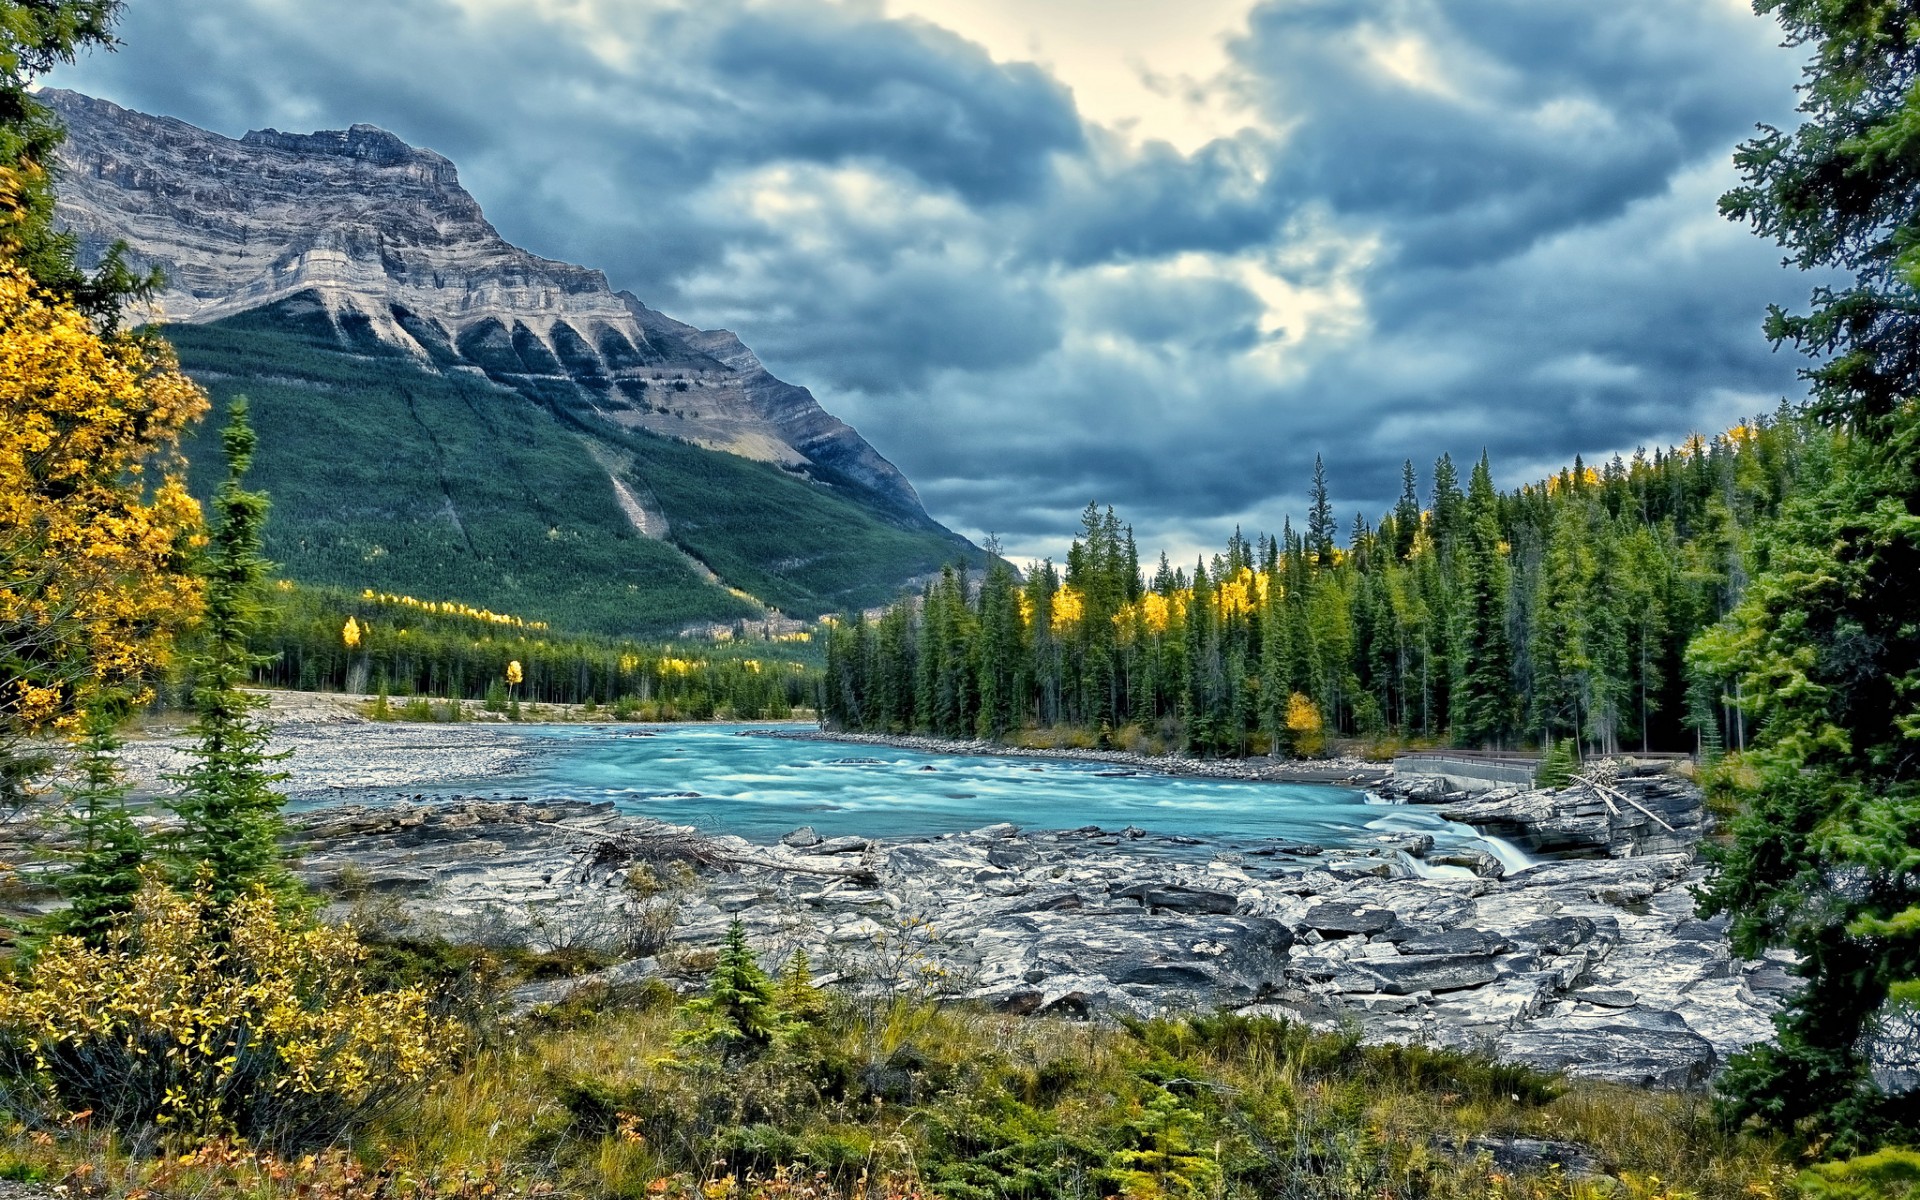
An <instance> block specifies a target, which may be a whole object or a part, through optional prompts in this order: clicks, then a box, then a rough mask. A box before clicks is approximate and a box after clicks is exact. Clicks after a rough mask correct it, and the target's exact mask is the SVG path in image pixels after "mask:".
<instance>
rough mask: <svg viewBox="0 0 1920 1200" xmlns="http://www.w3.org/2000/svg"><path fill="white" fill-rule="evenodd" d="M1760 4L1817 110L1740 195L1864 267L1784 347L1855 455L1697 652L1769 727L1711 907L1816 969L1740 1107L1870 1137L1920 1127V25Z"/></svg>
mask: <svg viewBox="0 0 1920 1200" xmlns="http://www.w3.org/2000/svg"><path fill="white" fill-rule="evenodd" d="M1756 8H1757V9H1758V10H1759V11H1761V12H1763V13H1773V14H1775V15H1776V16H1777V17H1778V18H1779V20H1780V22H1781V24H1782V26H1783V27H1784V29H1785V31H1786V33H1787V40H1788V44H1789V45H1794V46H1800V47H1805V48H1807V49H1809V50H1810V51H1811V52H1812V61H1811V62H1810V63H1809V65H1808V66H1807V68H1806V71H1805V76H1804V83H1803V84H1802V86H1801V89H1800V93H1801V103H1800V112H1801V113H1802V114H1803V116H1804V118H1805V119H1804V120H1803V122H1802V123H1801V125H1800V126H1799V128H1798V129H1795V130H1793V131H1791V132H1788V131H1783V130H1777V129H1771V128H1763V129H1762V131H1761V134H1760V136H1758V137H1756V138H1755V139H1753V140H1752V141H1749V142H1747V143H1745V144H1744V145H1742V146H1741V147H1740V150H1739V152H1738V153H1737V155H1736V158H1735V161H1736V164H1737V165H1738V166H1739V168H1740V170H1741V173H1742V175H1743V177H1744V184H1743V186H1741V187H1739V188H1737V189H1735V190H1734V191H1732V192H1730V193H1728V194H1727V195H1726V196H1725V197H1723V198H1722V200H1721V208H1722V211H1723V212H1725V213H1726V214H1727V215H1728V216H1730V217H1733V218H1735V219H1738V220H1742V221H1747V222H1750V223H1751V224H1752V225H1753V226H1754V228H1755V229H1756V231H1757V232H1759V233H1760V234H1762V235H1763V236H1767V237H1770V238H1772V239H1773V240H1775V241H1776V242H1777V243H1778V244H1780V245H1781V246H1782V247H1784V248H1786V249H1787V251H1788V253H1789V256H1790V261H1793V262H1794V263H1796V264H1797V265H1799V266H1800V267H1802V268H1804V269H1808V270H1817V271H1820V272H1822V273H1823V275H1828V276H1830V275H1831V273H1833V272H1835V271H1839V272H1846V273H1848V274H1849V275H1850V276H1851V278H1850V279H1848V280H1846V281H1845V282H1842V283H1839V284H1832V283H1828V282H1826V281H1825V280H1824V279H1823V280H1822V282H1821V283H1819V284H1818V285H1816V286H1815V287H1814V289H1813V299H1812V305H1811V307H1810V310H1809V311H1808V312H1807V313H1805V314H1804V315H1795V314H1789V313H1787V312H1786V311H1784V310H1783V309H1781V308H1779V307H1775V308H1773V309H1772V311H1771V312H1770V314H1769V316H1768V318H1767V322H1766V332H1767V335H1768V337H1770V338H1771V339H1773V341H1774V342H1775V343H1780V342H1787V341H1790V342H1793V343H1794V344H1795V345H1797V346H1798V347H1799V348H1800V349H1801V350H1803V351H1805V352H1806V353H1807V354H1809V355H1811V356H1813V357H1814V358H1815V359H1817V360H1818V362H1817V365H1815V366H1814V367H1812V368H1811V369H1810V370H1808V371H1807V372H1806V377H1807V378H1808V379H1809V381H1810V382H1811V383H1812V399H1811V410H1812V412H1813V413H1814V415H1815V416H1816V417H1817V418H1819V419H1820V420H1822V421H1824V422H1826V423H1828V424H1829V425H1831V426H1833V427H1834V428H1836V429H1837V430H1839V431H1841V435H1842V436H1841V439H1840V442H1839V445H1840V453H1839V454H1838V455H1837V456H1836V461H1835V463H1834V469H1833V470H1832V471H1831V472H1830V474H1829V477H1828V479H1827V481H1826V484H1825V486H1824V487H1821V488H1819V489H1818V490H1816V491H1815V492H1814V493H1813V494H1812V495H1809V496H1806V497H1803V498H1801V499H1799V500H1797V501H1794V502H1792V503H1790V504H1789V505H1788V506H1787V509H1786V511H1785V512H1784V513H1783V515H1782V517H1781V519H1780V520H1779V521H1778V522H1777V523H1776V525H1775V527H1774V528H1773V530H1772V531H1771V532H1770V533H1769V534H1768V536H1766V537H1764V538H1763V539H1762V540H1761V546H1760V551H1761V553H1760V554H1759V555H1758V556H1757V561H1759V562H1760V563H1761V564H1762V570H1761V571H1760V573H1759V575H1758V576H1757V577H1756V578H1755V579H1754V580H1753V584H1752V588H1751V590H1750V591H1749V592H1748V594H1747V596H1746V598H1745V599H1744V600H1743V601H1742V602H1741V604H1740V605H1739V608H1738V609H1737V610H1736V612H1735V614H1734V616H1733V617H1732V618H1731V619H1730V621H1729V622H1728V623H1727V624H1726V625H1725V626H1723V627H1722V628H1721V629H1720V630H1717V631H1716V632H1715V633H1714V634H1713V635H1710V636H1709V637H1707V638H1705V639H1703V641H1702V642H1701V643H1700V644H1699V645H1698V647H1697V652H1696V654H1697V657H1696V661H1698V662H1700V663H1701V665H1702V666H1703V667H1704V668H1705V669H1706V670H1707V672H1708V673H1709V674H1711V675H1713V676H1715V677H1719V678H1728V677H1733V678H1735V679H1736V681H1737V682H1738V683H1739V684H1740V685H1741V686H1740V688H1739V690H1738V691H1737V693H1736V694H1737V695H1738V696H1739V697H1740V699H1739V701H1738V702H1739V703H1741V704H1743V705H1744V706H1745V707H1746V708H1747V709H1748V710H1749V711H1751V712H1752V713H1753V715H1755V716H1756V717H1758V718H1759V719H1760V720H1761V722H1762V725H1761V730H1760V738H1759V742H1758V748H1757V751H1756V753H1755V754H1754V755H1752V756H1751V758H1750V765H1752V766H1754V767H1756V768H1757V769H1758V772H1759V775H1760V785H1759V787H1758V788H1757V789H1755V790H1754V792H1753V793H1752V795H1751V796H1750V797H1749V798H1748V802H1747V807H1746V810H1745V811H1744V812H1743V813H1741V814H1740V816H1739V817H1738V818H1736V820H1735V821H1734V823H1733V830H1734V834H1735V838H1734V843H1733V846H1732V847H1731V848H1730V849H1729V850H1728V851H1727V852H1726V853H1725V854H1724V856H1723V857H1721V859H1720V861H1719V862H1718V864H1717V872H1716V875H1715V878H1714V880H1713V882H1712V884H1711V888H1710V890H1709V892H1708V894H1707V904H1706V907H1707V909H1708V911H1710V912H1715V911H1717V912H1725V913H1727V914H1729V915H1730V916H1731V917H1732V919H1733V925H1732V932H1733V936H1734V944H1735V948H1736V949H1737V950H1738V951H1739V952H1740V953H1742V954H1748V955H1757V954H1758V953H1759V952H1761V951H1762V950H1764V949H1766V948H1767V947H1770V946H1790V947H1791V948H1793V949H1794V950H1795V951H1797V952H1798V953H1799V954H1800V956H1801V962H1800V964H1799V966H1798V968H1797V970H1798V971H1799V973H1800V974H1801V975H1802V976H1803V977H1804V979H1805V980H1806V986H1805V987H1804V988H1803V989H1801V990H1800V991H1799V992H1798V993H1797V994H1796V995H1795V996H1794V997H1793V999H1792V1001H1791V1003H1790V1005H1789V1007H1788V1010H1787V1011H1786V1012H1785V1013H1784V1014H1783V1015H1782V1017H1781V1018H1780V1019H1779V1020H1778V1022H1777V1025H1778V1027H1779V1040H1778V1045H1777V1046H1771V1047H1759V1048H1756V1049H1755V1050H1754V1051H1752V1052H1750V1053H1749V1054H1748V1055H1746V1056H1744V1057H1742V1058H1740V1059H1738V1060H1736V1062H1735V1063H1734V1064H1733V1066H1732V1068H1731V1070H1730V1071H1729V1072H1728V1075H1727V1077H1726V1080H1725V1081H1724V1083H1723V1088H1724V1090H1725V1092H1726V1094H1727V1095H1728V1096H1729V1097H1730V1104H1731V1107H1732V1110H1733V1112H1734V1113H1735V1114H1736V1115H1738V1116H1741V1117H1747V1118H1752V1119H1756V1120H1759V1121H1762V1122H1764V1123H1766V1124H1768V1125H1771V1126H1773V1127H1774V1128H1777V1129H1782V1130H1789V1131H1795V1132H1799V1133H1801V1134H1804V1135H1806V1136H1808V1137H1810V1138H1831V1139H1832V1140H1831V1145H1832V1146H1833V1147H1834V1148H1838V1149H1840V1150H1843V1151H1851V1150H1867V1149H1871V1148H1872V1147H1874V1146H1875V1145H1878V1144H1882V1143H1893V1142H1898V1141H1904V1140H1911V1139H1913V1138H1914V1137H1916V1136H1920V1105H1916V1104H1915V1103H1914V1102H1913V1096H1912V1095H1911V1094H1908V1095H1905V1096H1900V1095H1890V1094H1888V1093H1887V1092H1886V1091H1885V1090H1883V1087H1882V1084H1881V1082H1880V1081H1879V1080H1878V1079H1876V1077H1875V1073H1874V1066H1875V1061H1874V1060H1875V1054H1876V1051H1875V1046H1876V1044H1877V1043H1879V1042H1880V1040H1881V1039H1882V1038H1883V1037H1884V1036H1886V1031H1887V1030H1888V1029H1889V1028H1890V1027H1897V1025H1898V1023H1899V1022H1900V1021H1901V1020H1903V1019H1904V1020H1905V1021H1907V1022H1909V1023H1910V1022H1912V1021H1913V1020H1914V1019H1916V1015H1917V1014H1920V756H1916V754H1915V753H1914V745H1915V739H1916V737H1920V623H1916V622H1915V620H1914V617H1913V611H1914V610H1913V605H1914V597H1915V595H1917V594H1920V517H1916V515H1915V514H1920V413H1916V410H1915V403H1916V401H1915V398H1916V397H1920V353H1916V350H1915V347H1916V346H1920V279H1917V278H1916V272H1915V260H1914V247H1915V246H1916V245H1917V244H1920V155H1916V154H1915V153H1914V148H1915V134H1916V130H1920V92H1917V91H1916V90H1915V88H1914V80H1915V78H1916V76H1920V23H1916V22H1915V20H1914V19H1913V12H1912V6H1911V5H1910V4H1896V3H1892V2H1891V0H1873V2H1867V3H1849V4H1835V3H1831V2H1826V0H1759V3H1757V4H1756ZM1696 457H1697V456H1696ZM1907 1037H1908V1039H1909V1041H1908V1047H1907V1053H1908V1054H1911V1040H1910V1039H1911V1034H1910V1033H1909V1034H1908V1035H1907Z"/></svg>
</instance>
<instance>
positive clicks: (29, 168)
mask: <svg viewBox="0 0 1920 1200" xmlns="http://www.w3.org/2000/svg"><path fill="white" fill-rule="evenodd" d="M120 9H121V0H0V245H6V246H7V248H8V249H7V253H8V257H9V258H11V259H13V260H14V261H15V262H17V263H18V264H19V265H20V266H22V267H24V268H25V269H26V270H27V272H28V273H29V274H31V275H32V276H33V277H34V279H35V280H36V281H37V282H38V283H39V284H40V285H41V286H42V287H44V288H46V289H47V290H48V291H49V292H51V293H53V294H54V295H56V296H59V297H60V298H62V299H66V300H71V301H73V302H74V303H75V304H77V305H79V307H80V308H81V310H82V311H83V312H85V313H87V314H88V315H89V316H91V317H93V318H94V319H95V320H97V321H99V322H100V323H101V324H103V325H105V326H109V327H111V326H113V325H114V324H116V323H117V322H118V321H119V317H120V305H121V303H122V302H123V301H125V300H127V299H129V298H133V297H137V296H143V295H146V294H148V293H149V292H151V291H152V290H153V289H154V288H155V287H156V286H158V284H159V282H160V276H159V273H158V272H157V271H156V272H152V273H150V274H148V275H144V276H142V275H136V274H135V273H134V272H132V271H131V270H129V269H128V267H127V265H126V262H125V260H124V252H125V249H126V247H125V245H124V244H116V245H115V246H114V247H113V248H112V249H111V250H110V251H109V252H108V254H107V255H106V258H105V259H104V260H103V262H102V263H101V265H100V267H99V268H98V269H97V270H96V271H95V272H94V273H93V274H91V275H88V274H86V273H84V272H82V271H81V270H80V268H79V267H78V265H77V264H76V263H75V261H74V252H75V250H76V249H77V248H78V245H79V239H77V238H76V237H75V236H74V235H73V234H72V233H69V232H65V231H63V230H61V229H59V228H58V227H57V226H56V225H55V223H54V212H53V204H54V201H53V185H54V179H53V156H54V151H56V150H57V149H59V147H60V143H61V141H63V140H64V139H65V137H66V133H65V131H64V130H62V129H61V128H60V122H59V121H58V120H57V119H55V117H54V115H53V113H52V112H50V111H49V110H48V109H47V107H46V106H45V105H44V104H41V103H40V102H39V101H37V100H35V99H34V98H33V93H32V92H31V91H30V90H29V89H30V88H31V87H32V85H33V82H34V80H35V79H36V78H38V77H39V76H41V75H44V74H46V73H47V72H48V71H50V70H52V69H53V68H54V67H55V66H57V65H59V64H61V63H71V62H73V61H74V59H75V58H77V57H78V56H79V55H80V53H81V52H83V51H85V50H90V49H103V50H111V49H112V48H113V45H114V40H113V33H112V29H113V24H114V22H115V20H117V19H118V18H119V16H120Z"/></svg>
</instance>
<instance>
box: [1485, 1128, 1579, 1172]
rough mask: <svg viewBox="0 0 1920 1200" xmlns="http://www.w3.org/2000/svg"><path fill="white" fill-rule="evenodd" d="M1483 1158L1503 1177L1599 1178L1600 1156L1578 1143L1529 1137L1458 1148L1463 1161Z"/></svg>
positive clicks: (1499, 1139) (1486, 1139) (1487, 1139)
mask: <svg viewBox="0 0 1920 1200" xmlns="http://www.w3.org/2000/svg"><path fill="white" fill-rule="evenodd" d="M1482 1154H1484V1155H1486V1156H1487V1159H1488V1161H1489V1162H1491V1163H1492V1165H1493V1168H1494V1169H1495V1170H1497V1171H1502V1172H1505V1173H1507V1174H1525V1175H1544V1174H1546V1173H1547V1172H1548V1171H1551V1170H1558V1171H1560V1172H1562V1173H1564V1174H1566V1175H1568V1176H1583V1175H1589V1176H1590V1175H1600V1174H1604V1173H1605V1164H1604V1163H1602V1162H1601V1161H1600V1156H1599V1155H1597V1154H1595V1153H1594V1152H1593V1150H1592V1149H1591V1148H1589V1147H1587V1146H1583V1145H1581V1144H1580V1143H1579V1142H1552V1141H1546V1140H1543V1139H1541V1138H1529V1137H1477V1138H1468V1139H1467V1140H1466V1141H1465V1142H1464V1143H1462V1144H1461V1146H1460V1155H1461V1157H1463V1158H1468V1159H1472V1158H1477V1157H1479V1156H1480V1155H1482Z"/></svg>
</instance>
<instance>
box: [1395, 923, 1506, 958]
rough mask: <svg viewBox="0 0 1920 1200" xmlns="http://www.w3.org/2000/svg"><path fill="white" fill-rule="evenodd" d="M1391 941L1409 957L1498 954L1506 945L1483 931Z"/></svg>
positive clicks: (1498, 936)
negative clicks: (1395, 942) (1396, 943)
mask: <svg viewBox="0 0 1920 1200" xmlns="http://www.w3.org/2000/svg"><path fill="white" fill-rule="evenodd" d="M1393 940H1394V941H1397V942H1398V943H1399V945H1400V953H1402V954H1410V955H1432V954H1499V953H1501V952H1502V951H1504V950H1505V949H1506V948H1507V945H1508V943H1507V939H1505V938H1503V937H1501V936H1500V935H1499V934H1497V933H1488V932H1487V931H1486V930H1484V929H1448V930H1444V931H1440V932H1434V933H1422V934H1420V935H1418V936H1416V937H1410V938H1405V939H1400V938H1395V939H1393Z"/></svg>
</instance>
